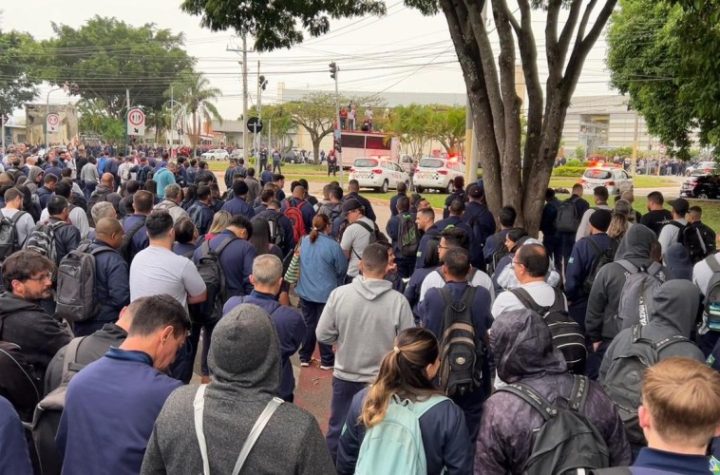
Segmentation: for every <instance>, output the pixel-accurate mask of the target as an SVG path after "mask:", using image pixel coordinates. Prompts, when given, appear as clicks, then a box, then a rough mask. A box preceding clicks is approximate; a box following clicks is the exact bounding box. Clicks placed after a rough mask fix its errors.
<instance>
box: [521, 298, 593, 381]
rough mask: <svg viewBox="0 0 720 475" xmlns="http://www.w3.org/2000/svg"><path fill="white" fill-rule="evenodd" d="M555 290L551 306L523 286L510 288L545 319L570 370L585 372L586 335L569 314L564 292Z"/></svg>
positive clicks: (553, 341)
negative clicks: (544, 303) (566, 308)
mask: <svg viewBox="0 0 720 475" xmlns="http://www.w3.org/2000/svg"><path fill="white" fill-rule="evenodd" d="M553 290H554V291H555V302H554V303H553V304H552V305H551V306H549V307H541V306H540V305H538V304H537V303H536V302H535V300H533V298H532V297H531V296H530V294H529V293H528V292H527V290H525V289H523V288H522V287H518V288H515V289H510V292H512V293H513V295H515V297H517V299H518V300H519V301H520V303H521V304H523V306H524V307H525V308H527V309H528V310H532V311H533V312H535V313H537V314H538V315H540V316H541V317H542V319H543V320H544V321H545V323H546V324H547V326H548V328H549V329H550V333H551V334H552V343H553V346H554V347H555V349H556V350H559V351H560V352H561V353H562V354H563V356H564V357H565V361H566V362H567V368H568V371H570V372H571V373H575V374H583V372H584V371H585V360H586V359H587V347H586V346H585V336H584V335H583V332H582V329H581V328H580V325H579V324H578V323H577V322H576V321H575V320H573V319H572V318H570V317H569V316H568V313H567V311H566V310H565V305H564V304H563V300H564V299H563V295H562V292H560V290H558V289H553Z"/></svg>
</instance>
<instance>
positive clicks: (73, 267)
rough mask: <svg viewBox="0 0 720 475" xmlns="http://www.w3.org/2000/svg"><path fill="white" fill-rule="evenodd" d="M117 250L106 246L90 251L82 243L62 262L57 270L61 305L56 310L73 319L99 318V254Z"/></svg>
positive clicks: (58, 302)
mask: <svg viewBox="0 0 720 475" xmlns="http://www.w3.org/2000/svg"><path fill="white" fill-rule="evenodd" d="M102 252H113V249H111V248H109V247H105V246H100V247H97V248H95V249H93V250H90V244H87V243H86V244H82V245H81V246H79V247H78V248H77V249H75V250H73V251H70V252H69V253H68V254H67V255H66V256H65V257H63V258H62V260H61V261H60V265H59V266H58V270H57V292H56V300H57V305H56V308H55V313H56V315H57V316H58V317H60V318H64V319H65V320H67V321H69V322H83V321H85V320H90V319H91V318H93V317H95V315H96V314H97V310H98V307H99V302H97V301H96V300H95V256H97V255H98V254H100V253H102Z"/></svg>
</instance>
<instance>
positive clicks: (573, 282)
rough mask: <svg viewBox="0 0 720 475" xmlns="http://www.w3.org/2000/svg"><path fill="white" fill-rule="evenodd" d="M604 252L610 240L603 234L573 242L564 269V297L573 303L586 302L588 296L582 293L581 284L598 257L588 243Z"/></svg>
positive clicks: (610, 242)
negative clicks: (595, 245)
mask: <svg viewBox="0 0 720 475" xmlns="http://www.w3.org/2000/svg"><path fill="white" fill-rule="evenodd" d="M591 240H592V241H593V243H595V244H597V246H598V247H599V248H600V249H601V250H602V251H605V250H607V249H610V246H611V245H612V239H610V237H609V236H608V235H607V234H605V233H602V234H593V235H591V236H587V237H584V238H582V239H581V240H579V241H576V242H575V245H574V246H573V249H572V254H570V260H568V263H567V267H566V268H565V295H566V296H567V298H568V300H570V301H572V302H573V303H577V302H578V301H583V302H587V299H588V295H587V294H585V292H584V291H583V282H585V279H586V278H587V276H588V275H589V274H590V272H591V271H592V268H593V265H594V264H595V261H596V260H597V259H598V258H599V257H600V255H599V254H598V251H597V250H595V248H594V247H593V245H592V244H591V243H590V241H591Z"/></svg>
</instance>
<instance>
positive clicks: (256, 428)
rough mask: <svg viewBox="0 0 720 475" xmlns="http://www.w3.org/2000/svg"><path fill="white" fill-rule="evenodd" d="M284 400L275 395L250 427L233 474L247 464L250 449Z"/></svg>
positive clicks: (236, 473) (237, 472)
mask: <svg viewBox="0 0 720 475" xmlns="http://www.w3.org/2000/svg"><path fill="white" fill-rule="evenodd" d="M284 402H285V401H283V400H282V399H280V398H278V397H274V398H272V399H270V401H268V403H267V405H266V406H265V409H263V412H262V413H261V414H260V417H258V418H257V420H256V421H255V424H254V425H253V427H252V429H250V434H249V435H248V437H247V439H245V443H244V444H243V446H242V449H241V450H240V455H238V459H237V462H235V468H233V471H232V475H238V474H239V473H240V470H242V468H243V465H245V461H246V460H247V458H248V455H250V451H251V450H252V449H253V447H254V446H255V443H256V442H257V441H258V439H259V438H260V435H261V434H262V432H263V430H265V426H266V425H267V423H268V422H269V421H270V418H271V417H272V415H273V414H275V411H276V410H277V409H278V407H280V406H281V405H282V404H283V403H284Z"/></svg>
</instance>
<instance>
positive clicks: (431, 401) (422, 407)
mask: <svg viewBox="0 0 720 475" xmlns="http://www.w3.org/2000/svg"><path fill="white" fill-rule="evenodd" d="M448 399H449V398H448V397H445V396H441V395H439V394H433V395H432V396H430V397H429V398H427V399H425V400H424V401H415V402H414V403H412V404H411V406H410V407H411V409H412V412H413V414H415V415H416V416H417V418H418V419H420V418H421V417H422V416H423V415H424V414H425V413H426V412H427V411H429V410H430V409H432V408H433V407H435V406H437V405H438V404H440V403H441V402H443V401H447V400H448Z"/></svg>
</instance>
